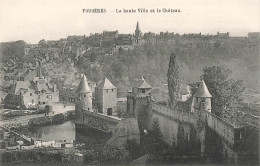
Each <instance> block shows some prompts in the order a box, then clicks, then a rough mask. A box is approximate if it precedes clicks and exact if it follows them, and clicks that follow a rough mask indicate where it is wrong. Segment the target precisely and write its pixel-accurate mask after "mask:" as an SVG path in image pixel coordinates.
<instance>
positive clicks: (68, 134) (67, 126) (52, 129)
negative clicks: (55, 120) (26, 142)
mask: <svg viewBox="0 0 260 166" xmlns="http://www.w3.org/2000/svg"><path fill="white" fill-rule="evenodd" d="M30 137H31V138H33V139H34V140H44V141H52V140H76V128H75V123H74V121H67V122H65V123H62V124H57V125H51V126H44V127H34V128H33V129H31V132H30Z"/></svg>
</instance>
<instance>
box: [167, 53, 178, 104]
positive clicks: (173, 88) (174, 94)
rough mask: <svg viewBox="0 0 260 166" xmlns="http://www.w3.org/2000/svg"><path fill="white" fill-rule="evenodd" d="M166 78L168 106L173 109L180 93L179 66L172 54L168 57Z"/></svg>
mask: <svg viewBox="0 0 260 166" xmlns="http://www.w3.org/2000/svg"><path fill="white" fill-rule="evenodd" d="M167 77H168V90H169V97H170V105H171V107H174V106H175V105H176V103H177V101H178V98H179V91H180V76H179V66H178V64H177V60H176V56H175V54H174V53H172V54H171V57H170V62H169V68H168V73H167Z"/></svg>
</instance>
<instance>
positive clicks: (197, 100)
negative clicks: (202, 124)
mask: <svg viewBox="0 0 260 166" xmlns="http://www.w3.org/2000/svg"><path fill="white" fill-rule="evenodd" d="M211 97H212V95H211V94H210V93H209V90H208V88H207V86H206V84H205V82H204V80H202V81H201V82H200V85H199V88H198V90H197V92H196V93H195V94H194V95H193V100H192V105H191V112H196V111H203V110H204V111H208V112H211Z"/></svg>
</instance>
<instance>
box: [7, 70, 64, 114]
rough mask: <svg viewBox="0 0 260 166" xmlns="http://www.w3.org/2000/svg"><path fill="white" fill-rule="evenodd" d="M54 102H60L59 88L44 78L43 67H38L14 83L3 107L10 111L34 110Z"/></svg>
mask: <svg viewBox="0 0 260 166" xmlns="http://www.w3.org/2000/svg"><path fill="white" fill-rule="evenodd" d="M54 102H59V91H58V89H57V86H56V84H55V83H53V82H50V81H48V80H47V79H46V78H45V77H43V76H42V74H41V67H37V70H27V71H26V72H25V73H24V74H22V75H21V76H20V78H19V79H17V81H15V82H14V83H13V85H12V87H11V89H10V90H9V92H8V94H7V96H6V97H5V98H4V100H3V105H4V108H9V109H32V108H36V107H37V106H39V105H44V104H51V103H54Z"/></svg>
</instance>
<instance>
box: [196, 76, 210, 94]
mask: <svg viewBox="0 0 260 166" xmlns="http://www.w3.org/2000/svg"><path fill="white" fill-rule="evenodd" d="M194 96H195V97H212V95H211V94H210V93H209V90H208V88H207V86H206V84H205V82H204V80H202V81H201V83H200V86H199V88H198V90H197V92H196V93H195V94H194Z"/></svg>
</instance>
